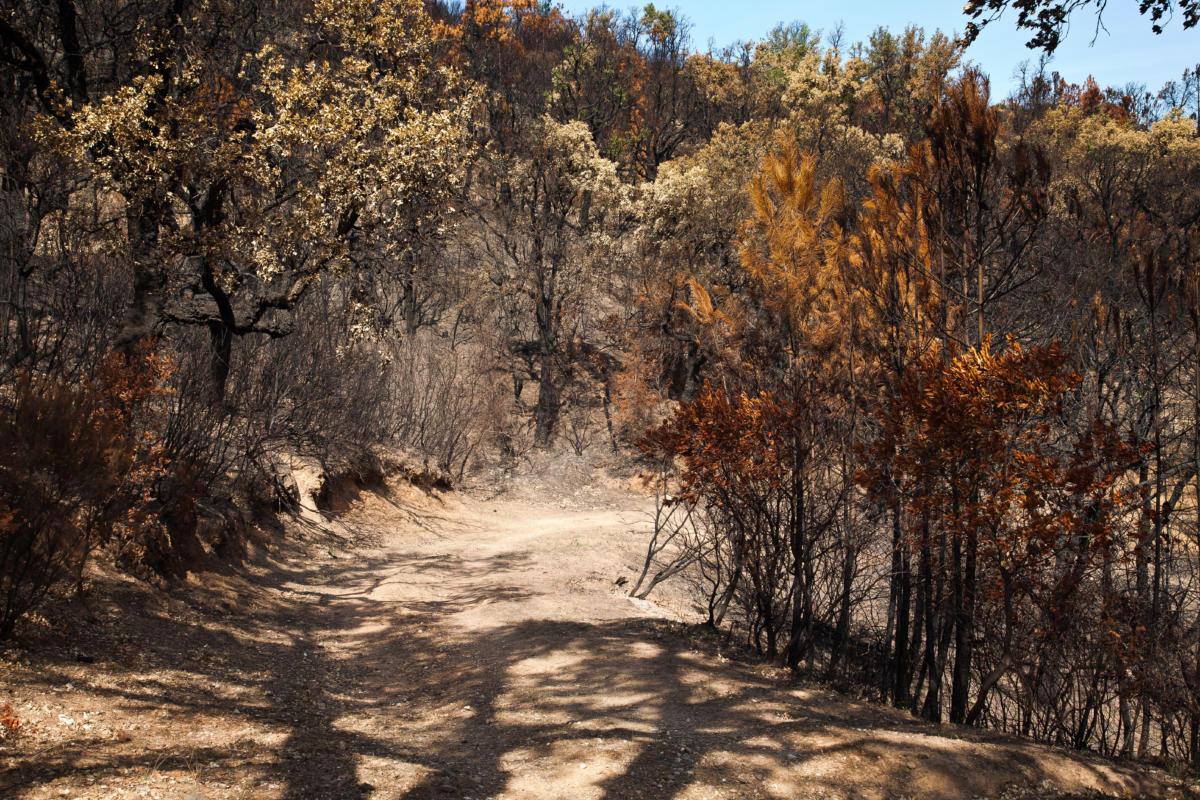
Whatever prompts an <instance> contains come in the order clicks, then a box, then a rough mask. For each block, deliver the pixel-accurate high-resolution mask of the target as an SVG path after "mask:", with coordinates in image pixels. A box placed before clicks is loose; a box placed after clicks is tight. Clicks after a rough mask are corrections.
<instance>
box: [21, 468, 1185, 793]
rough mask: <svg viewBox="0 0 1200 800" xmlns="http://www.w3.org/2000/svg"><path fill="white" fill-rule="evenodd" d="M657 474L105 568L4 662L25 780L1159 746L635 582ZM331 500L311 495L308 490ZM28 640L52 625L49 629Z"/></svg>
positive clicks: (1139, 787) (630, 772)
mask: <svg viewBox="0 0 1200 800" xmlns="http://www.w3.org/2000/svg"><path fill="white" fill-rule="evenodd" d="M644 511H645V501H644V500H642V499H640V498H637V497H636V496H630V495H621V494H617V493H615V492H608V491H598V492H596V493H594V494H593V495H591V496H576V497H572V498H571V500H570V501H564V502H560V503H557V504H553V505H547V504H544V503H542V504H539V503H535V502H531V501H530V500H528V499H522V498H519V497H513V496H503V497H496V498H491V499H488V498H486V497H483V496H475V497H460V496H453V495H451V496H447V497H445V498H442V499H438V498H429V497H426V496H425V495H423V494H421V493H419V492H417V491H415V490H412V489H403V490H400V489H398V490H396V491H395V492H394V493H393V494H392V495H391V496H389V497H387V498H384V497H379V496H375V495H366V496H364V497H362V498H360V499H359V500H358V501H356V502H355V503H354V504H353V505H352V507H351V510H350V511H349V512H348V513H347V514H346V515H345V516H344V517H343V518H341V519H340V520H339V521H338V522H337V523H335V524H328V523H317V522H316V521H315V520H314V519H309V520H308V522H306V523H304V524H303V525H300V524H298V527H297V529H296V530H293V531H292V532H291V534H290V536H289V537H288V541H290V542H293V543H295V542H297V541H300V540H303V541H302V543H300V544H290V545H289V547H290V548H291V549H290V550H289V551H287V552H280V553H276V554H275V555H274V556H272V557H270V558H266V557H264V558H261V559H259V562H258V564H257V566H254V567H253V568H252V569H250V572H249V574H243V573H238V574H228V575H211V574H209V575H206V576H205V577H204V578H203V580H202V581H196V582H194V585H191V586H187V587H182V588H181V589H180V590H179V591H177V592H176V593H174V594H173V595H172V596H166V597H164V596H163V595H161V594H158V593H154V592H151V591H149V590H147V589H146V588H145V587H143V586H141V585H139V584H137V583H135V582H132V581H128V580H120V579H118V578H116V577H111V576H110V577H108V578H106V579H104V580H102V581H101V582H100V584H99V585H98V587H97V589H96V590H95V592H94V595H93V599H92V601H91V605H90V610H89V612H88V614H87V615H80V614H77V615H75V616H76V617H84V618H85V621H81V622H77V623H76V624H75V626H74V627H73V628H69V629H68V628H63V627H61V626H53V625H51V626H50V627H49V629H48V630H46V631H44V632H43V633H42V634H41V639H40V640H39V641H38V642H37V644H38V646H36V647H33V646H27V647H26V649H24V650H16V651H10V652H9V653H8V654H7V655H6V656H5V657H4V661H3V663H0V706H3V704H4V703H11V704H12V706H13V709H14V711H15V713H16V715H17V717H18V718H20V719H21V720H22V723H23V724H22V732H21V734H20V735H19V736H16V737H9V738H8V739H6V740H4V742H3V743H2V744H0V769H2V770H3V772H2V773H0V796H3V797H14V798H59V797H81V798H82V797H87V798H124V797H148V798H149V797H156V798H157V797H161V798H184V799H185V800H198V799H199V798H379V799H382V798H433V797H441V798H451V797H454V798H489V797H508V798H547V799H549V798H571V800H585V798H664V797H673V798H735V797H736V798H743V797H745V798H768V797H770V798H809V797H813V798H815V797H825V798H901V797H921V798H958V797H972V796H977V795H978V796H994V795H997V794H1000V793H1001V792H1003V791H1004V790H1005V789H1007V788H1010V787H1012V786H1014V785H1021V786H1034V785H1037V784H1040V783H1042V782H1046V787H1047V791H1049V787H1055V788H1058V789H1063V790H1070V791H1079V790H1100V791H1104V792H1109V793H1114V794H1120V793H1138V792H1141V793H1145V794H1149V795H1152V796H1163V795H1166V794H1168V793H1170V794H1175V793H1176V792H1178V791H1179V787H1177V786H1176V785H1174V784H1172V783H1171V782H1170V781H1169V780H1168V779H1167V778H1165V777H1164V776H1163V775H1161V774H1160V773H1157V772H1154V771H1151V770H1147V769H1143V768H1138V767H1130V766H1125V765H1116V764H1112V763H1108V762H1105V761H1102V760H1098V759H1092V758H1089V757H1087V756H1085V755H1082V754H1078V753H1072V752H1066V751H1060V750H1055V749H1052V748H1046V747H1041V746H1038V745H1035V744H1032V743H1029V742H1023V741H1017V740H1012V739H1007V738H1003V737H997V736H992V735H988V734H986V733H980V732H975V731H966V730H962V729H958V728H953V727H950V726H943V727H940V728H939V727H935V726H930V725H926V724H923V723H920V722H918V721H915V720H913V719H911V718H910V717H908V716H907V715H904V714H902V713H899V712H893V711H891V710H889V709H886V708H882V707H879V706H873V705H870V704H866V703H863V704H860V703H855V702H851V701H848V700H847V699H845V698H843V697H840V696H838V695H835V694H833V693H830V692H826V691H824V690H818V689H811V688H802V687H796V686H794V685H791V684H789V683H788V681H787V679H786V676H785V675H783V674H782V673H780V672H779V671H778V670H775V669H772V668H769V667H767V666H764V665H761V664H755V663H752V662H749V661H740V660H737V659H731V658H730V657H729V655H730V654H729V653H724V654H723V653H722V650H721V646H720V644H721V643H720V642H719V641H718V640H715V639H714V638H713V637H710V636H707V635H704V634H703V633H700V632H699V630H698V629H697V628H694V627H692V626H689V625H687V624H685V623H684V622H682V621H680V620H681V615H682V614H684V613H685V609H684V608H682V607H678V608H677V607H674V606H673V605H672V604H671V602H670V595H669V592H668V594H667V595H666V599H665V600H663V601H662V602H663V603H664V604H665V605H656V604H651V603H646V602H638V603H634V602H632V601H630V600H629V599H628V598H627V597H625V596H624V594H623V591H622V589H620V588H618V587H617V586H616V585H614V581H615V580H616V579H617V578H618V577H619V576H621V575H625V576H629V575H631V574H633V569H634V568H635V567H636V566H637V565H638V563H637V562H638V559H639V557H640V553H641V548H642V546H643V544H644V530H645V526H646V524H647V523H646V517H645V514H644ZM309 516H310V517H311V516H312V515H309ZM27 645H28V640H27Z"/></svg>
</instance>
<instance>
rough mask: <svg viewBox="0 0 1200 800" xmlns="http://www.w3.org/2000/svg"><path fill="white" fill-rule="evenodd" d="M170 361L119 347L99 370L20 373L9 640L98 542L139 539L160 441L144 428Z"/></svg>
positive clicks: (4, 522) (1, 568)
mask: <svg viewBox="0 0 1200 800" xmlns="http://www.w3.org/2000/svg"><path fill="white" fill-rule="evenodd" d="M167 368H168V367H167V364H166V362H164V361H162V360H160V359H158V358H156V357H155V356H153V355H152V354H142V355H139V356H137V357H134V358H129V359H126V358H125V357H123V356H120V355H116V354H113V355H110V356H109V357H108V358H106V359H105V360H104V362H103V363H102V365H101V368H100V369H99V370H97V373H96V375H95V377H93V378H91V379H88V380H84V381H80V382H69V381H67V380H65V379H63V378H49V377H45V376H42V377H34V376H32V375H31V374H26V375H22V376H20V377H19V378H18V379H17V381H16V382H15V384H14V385H13V387H12V389H11V393H10V396H8V397H6V398H5V402H4V403H3V408H2V409H0V412H2V413H0V639H5V638H8V637H9V636H11V634H12V632H13V628H14V626H15V625H16V623H17V621H18V620H19V619H20V618H21V617H22V616H24V615H25V614H27V613H29V612H30V611H31V610H33V609H34V608H36V607H37V605H38V604H39V603H40V602H41V601H42V600H43V599H44V598H45V597H46V595H47V594H48V593H49V592H50V591H51V590H52V589H53V588H54V587H55V586H56V585H58V584H60V583H63V582H65V581H67V580H68V579H70V578H74V579H75V580H76V581H77V582H78V581H80V580H81V578H82V570H83V567H84V565H85V563H86V561H87V558H88V556H89V555H90V554H91V553H92V552H93V551H94V550H95V548H96V547H98V546H100V545H102V544H106V543H110V542H115V543H117V544H118V545H119V546H125V545H128V546H131V547H134V548H136V547H139V546H140V545H141V534H143V533H144V532H145V531H147V530H148V529H152V528H153V527H154V525H155V515H154V514H152V513H150V503H151V497H152V494H153V486H154V483H155V481H156V480H157V479H158V478H159V477H160V476H161V475H162V473H163V469H164V459H163V457H162V450H161V447H159V446H158V445H156V444H154V443H153V441H152V439H150V438H149V437H147V436H145V435H144V431H143V430H141V429H140V425H141V422H142V413H143V412H144V411H145V410H146V408H147V407H148V406H149V405H150V404H151V403H152V402H153V401H154V400H155V398H157V397H159V396H160V395H161V391H162V390H161V388H160V387H161V385H162V380H163V378H164V376H165V373H166V371H167Z"/></svg>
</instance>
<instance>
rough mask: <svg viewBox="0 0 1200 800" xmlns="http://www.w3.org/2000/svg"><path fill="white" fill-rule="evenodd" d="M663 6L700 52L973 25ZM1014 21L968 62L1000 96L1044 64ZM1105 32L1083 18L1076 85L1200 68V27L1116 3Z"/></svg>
mask: <svg viewBox="0 0 1200 800" xmlns="http://www.w3.org/2000/svg"><path fill="white" fill-rule="evenodd" d="M560 1H561V3H562V5H563V7H564V8H566V9H567V10H568V11H570V12H571V13H581V12H583V11H586V10H587V9H588V8H592V7H595V6H597V5H599V3H596V2H587V0H560ZM644 2H645V0H636V1H626V2H609V3H607V5H609V6H610V7H614V8H621V9H624V8H630V7H634V6H638V7H640V6H641V5H643V4H644ZM657 5H658V6H659V7H660V8H664V7H665V8H676V9H678V10H679V11H681V12H683V14H684V15H685V16H686V17H688V18H689V19H690V20H691V22H692V26H693V27H692V38H693V40H694V42H695V44H696V46H698V47H700V48H703V47H705V46H706V45H707V44H708V42H709V41H710V39H711V40H712V41H713V42H714V43H715V44H716V45H718V46H719V45H722V44H728V43H730V42H732V41H735V40H737V39H754V38H758V37H760V36H762V35H763V34H764V33H766V32H767V31H768V30H770V29H771V28H772V27H773V26H774V25H775V24H776V23H778V22H790V21H792V20H800V21H803V22H807V23H808V24H809V25H810V26H812V27H813V28H819V29H822V30H829V29H831V28H833V27H834V26H836V25H837V24H838V23H839V22H841V23H842V24H843V25H844V27H845V31H846V38H847V40H848V41H852V42H853V41H859V40H863V39H866V38H867V36H868V35H869V34H870V33H871V31H872V30H874V29H875V28H876V27H878V26H880V25H883V26H885V27H888V28H892V29H893V30H901V29H903V28H904V26H905V24H908V23H913V24H916V25H920V26H921V27H924V28H926V29H927V30H933V29H935V28H940V29H942V30H944V31H954V32H956V33H957V32H960V31H961V30H962V28H963V25H964V24H965V22H966V17H964V16H963V14H962V6H963V2H962V0H924V1H923V2H904V1H903V0H847V2H828V1H826V2H814V1H813V0H741V2H729V0H675V2H671V1H670V0H658V2H657ZM1014 18H1015V17H1014V15H1012V14H1011V13H1010V14H1008V15H1006V16H1005V17H1004V18H1002V19H1001V20H999V21H998V22H995V23H993V24H992V25H989V26H988V27H987V28H986V29H985V30H984V32H983V35H981V36H980V37H979V39H978V41H976V42H975V44H974V45H973V46H972V47H971V48H970V50H968V51H967V57H968V58H969V59H971V60H972V61H974V62H976V63H978V64H979V65H980V66H982V67H983V69H984V70H985V71H986V72H987V73H988V74H989V75H990V76H991V77H992V83H993V87H994V94H995V95H997V96H999V95H1004V94H1007V90H1008V88H1009V87H1011V86H1012V85H1013V81H1012V76H1013V72H1014V70H1015V69H1016V67H1017V65H1018V64H1020V63H1021V62H1022V61H1025V60H1032V61H1036V54H1035V53H1034V52H1033V51H1031V50H1028V49H1026V47H1025V42H1026V41H1027V40H1028V38H1029V35H1028V34H1027V33H1018V32H1017V30H1016V24H1015V22H1014ZM1104 25H1105V27H1106V28H1107V29H1108V32H1107V33H1106V32H1105V31H1103V30H1101V31H1099V33H1098V35H1095V36H1094V34H1096V31H1095V16H1094V15H1089V14H1085V13H1080V14H1077V15H1076V16H1075V18H1074V24H1073V26H1072V29H1071V30H1070V32H1069V33H1068V35H1067V37H1066V41H1065V42H1064V43H1063V44H1062V45H1061V46H1060V47H1059V49H1058V52H1057V53H1056V54H1055V57H1054V61H1053V62H1052V63H1051V68H1052V69H1056V70H1058V71H1059V72H1061V73H1062V74H1063V76H1064V77H1066V78H1067V79H1068V80H1072V81H1080V82H1081V81H1082V80H1083V79H1084V78H1086V77H1087V76H1088V75H1089V74H1090V75H1093V76H1095V78H1096V80H1097V81H1098V82H1099V83H1100V84H1101V85H1108V84H1111V85H1124V84H1125V83H1127V82H1129V81H1135V82H1138V83H1145V84H1146V85H1147V87H1149V88H1150V89H1151V90H1152V91H1157V90H1158V89H1159V87H1160V86H1161V85H1162V84H1163V83H1164V82H1166V81H1168V80H1177V79H1178V78H1179V76H1180V75H1181V74H1182V73H1183V70H1184V69H1185V68H1187V67H1191V66H1194V65H1196V64H1197V63H1200V28H1195V29H1193V30H1190V31H1184V30H1182V28H1181V26H1180V24H1179V22H1178V21H1176V22H1174V23H1172V24H1170V25H1168V26H1167V30H1166V31H1165V32H1164V33H1163V34H1162V35H1160V36H1155V35H1154V33H1153V32H1152V31H1151V30H1150V25H1149V21H1148V20H1147V19H1145V18H1143V17H1141V15H1139V14H1138V13H1137V3H1136V0H1110V2H1109V8H1108V10H1107V11H1106V12H1105V14H1104ZM1093 38H1094V39H1095V41H1094V42H1093Z"/></svg>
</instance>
